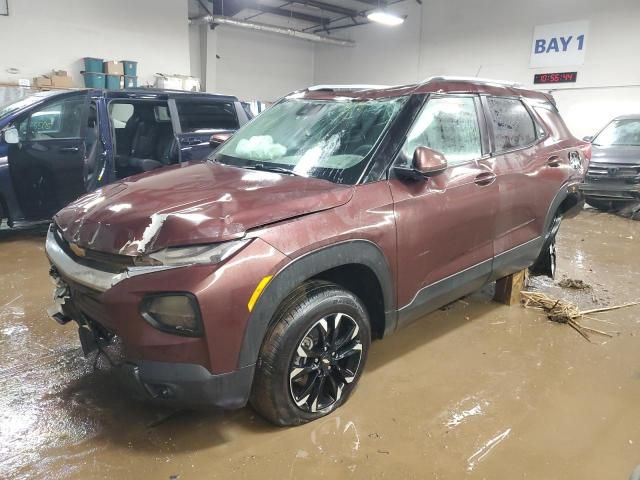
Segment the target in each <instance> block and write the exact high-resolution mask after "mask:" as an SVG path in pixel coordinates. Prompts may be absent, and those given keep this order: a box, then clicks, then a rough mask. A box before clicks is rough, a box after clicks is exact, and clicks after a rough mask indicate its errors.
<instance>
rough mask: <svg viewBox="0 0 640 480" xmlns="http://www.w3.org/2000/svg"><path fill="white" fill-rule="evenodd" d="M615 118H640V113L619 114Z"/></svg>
mask: <svg viewBox="0 0 640 480" xmlns="http://www.w3.org/2000/svg"><path fill="white" fill-rule="evenodd" d="M614 120H640V113H630V114H627V115H619V116H617V117H615V118H614Z"/></svg>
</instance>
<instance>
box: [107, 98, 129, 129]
mask: <svg viewBox="0 0 640 480" xmlns="http://www.w3.org/2000/svg"><path fill="white" fill-rule="evenodd" d="M109 115H110V116H111V121H112V122H113V128H115V129H116V130H118V129H120V128H124V127H125V126H126V125H127V121H128V120H129V119H130V118H131V117H132V116H133V105H132V104H130V103H119V102H113V103H111V105H109Z"/></svg>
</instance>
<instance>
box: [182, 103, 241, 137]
mask: <svg viewBox="0 0 640 480" xmlns="http://www.w3.org/2000/svg"><path fill="white" fill-rule="evenodd" d="M176 105H177V107H178V117H179V119H180V125H181V127H182V131H183V132H185V133H186V132H199V131H203V130H204V131H207V130H235V129H237V128H238V116H237V114H236V109H235V105H234V104H233V103H232V102H202V101H197V102H196V101H193V100H191V101H184V100H179V101H176Z"/></svg>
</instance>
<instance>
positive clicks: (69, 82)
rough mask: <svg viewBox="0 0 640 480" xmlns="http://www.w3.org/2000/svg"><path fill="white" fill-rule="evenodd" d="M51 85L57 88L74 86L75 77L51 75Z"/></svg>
mask: <svg viewBox="0 0 640 480" xmlns="http://www.w3.org/2000/svg"><path fill="white" fill-rule="evenodd" d="M65 73H66V72H65ZM51 86H52V87H57V88H73V78H71V77H70V76H68V75H51Z"/></svg>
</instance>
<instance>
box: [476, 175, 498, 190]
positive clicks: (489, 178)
mask: <svg viewBox="0 0 640 480" xmlns="http://www.w3.org/2000/svg"><path fill="white" fill-rule="evenodd" d="M495 180H496V174H495V173H493V172H483V173H481V174H479V175H478V176H476V179H475V180H474V182H475V184H476V185H479V186H481V187H486V186H487V185H491V184H492V183H493V182H495Z"/></svg>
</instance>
